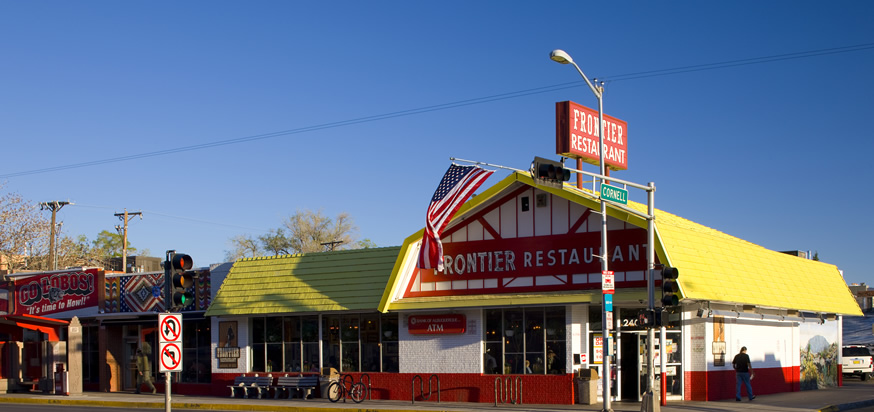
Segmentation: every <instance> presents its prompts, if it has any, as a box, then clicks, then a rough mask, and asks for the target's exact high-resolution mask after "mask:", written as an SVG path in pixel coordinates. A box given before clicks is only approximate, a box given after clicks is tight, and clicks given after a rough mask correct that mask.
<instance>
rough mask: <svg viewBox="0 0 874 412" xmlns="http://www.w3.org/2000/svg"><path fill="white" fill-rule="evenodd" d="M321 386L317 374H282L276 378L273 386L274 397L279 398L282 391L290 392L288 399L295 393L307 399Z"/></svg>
mask: <svg viewBox="0 0 874 412" xmlns="http://www.w3.org/2000/svg"><path fill="white" fill-rule="evenodd" d="M318 386H319V377H318V376H317V375H309V376H288V375H286V376H280V377H278V378H276V385H274V386H273V397H274V399H279V393H280V392H286V391H287V392H288V399H291V398H292V397H294V394H295V393H299V394H300V397H301V398H303V399H307V397H309V396H310V395H311V394H312V391H313V389H315V388H316V387H318Z"/></svg>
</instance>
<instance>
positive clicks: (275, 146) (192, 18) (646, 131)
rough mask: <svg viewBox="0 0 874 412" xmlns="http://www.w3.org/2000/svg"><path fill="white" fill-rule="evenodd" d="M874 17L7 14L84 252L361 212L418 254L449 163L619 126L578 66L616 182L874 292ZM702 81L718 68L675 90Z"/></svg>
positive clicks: (34, 195)
mask: <svg viewBox="0 0 874 412" xmlns="http://www.w3.org/2000/svg"><path fill="white" fill-rule="evenodd" d="M872 16H874V3H871V2H863V1H834V2H825V1H821V2H810V1H769V2H759V1H731V2H728V1H724V2H587V1H552V2H522V1H509V2H508V1H500V2H498V1H478V2H470V1H443V2H418V1H369V2H360V1H338V2H313V1H309V2H303V1H276V2H274V1H257V2H249V1H236V2H229V1H186V2H175V1H174V2H170V1H124V2H118V1H77V2H59V1H6V0H0V38H2V39H3V41H2V42H0V59H2V60H0V136H2V142H3V143H2V149H0V152H2V156H0V176H2V177H0V181H3V182H5V187H4V188H3V190H4V191H14V192H18V193H20V194H21V195H22V196H23V197H25V198H26V199H30V200H32V201H33V202H35V203H36V202H43V201H51V200H71V201H73V202H75V203H76V205H74V206H67V207H65V208H63V209H62V210H61V212H60V214H59V219H60V220H62V221H63V222H64V226H63V230H64V232H65V233H66V234H69V235H78V234H84V235H87V236H88V237H89V238H91V239H93V238H94V237H95V236H96V235H97V233H99V232H100V231H102V230H110V231H112V230H114V229H113V228H114V226H115V225H117V224H119V223H120V221H119V220H118V219H117V218H116V217H115V216H113V214H114V213H117V212H122V211H123V210H124V209H125V208H127V210H129V211H142V212H143V219H142V220H139V219H134V220H133V221H132V223H131V226H130V232H129V234H130V240H131V243H132V244H133V246H135V247H137V248H139V249H149V250H150V251H151V254H152V255H153V256H163V252H164V251H165V250H167V249H176V250H177V251H180V252H186V253H189V254H191V255H192V257H193V258H194V261H195V264H196V265H198V266H203V265H207V264H210V263H215V262H220V261H222V260H223V256H224V252H225V250H228V249H229V248H230V245H229V244H228V239H230V238H231V237H233V236H235V235H239V234H250V235H253V236H257V235H260V234H263V233H265V232H266V231H268V230H270V229H272V228H276V227H278V226H279V225H280V224H281V221H282V219H283V218H285V217H287V216H289V215H291V214H293V213H294V212H295V211H296V210H298V209H311V210H319V209H321V210H323V211H324V213H325V214H326V215H329V216H336V215H337V214H338V213H340V212H348V213H349V214H350V215H351V216H352V217H353V218H354V220H355V223H356V224H357V225H358V227H359V229H360V231H359V237H360V238H369V239H371V240H373V241H374V242H375V243H376V244H378V245H380V246H392V245H399V244H401V242H402V241H403V239H404V238H405V237H407V236H408V235H410V234H412V233H414V232H415V231H417V230H419V229H421V228H422V227H423V225H424V220H425V209H426V207H427V205H428V202H429V200H430V198H431V195H432V193H433V192H434V189H435V188H436V186H437V183H438V182H439V180H440V178H441V177H442V174H443V172H444V171H445V170H446V168H447V167H448V166H449V164H450V161H449V158H450V157H458V158H462V159H472V160H478V161H482V162H488V163H493V164H500V165H506V166H510V167H516V168H520V169H526V168H527V167H528V165H529V164H530V162H531V160H532V159H533V157H534V156H543V157H550V158H557V156H556V155H554V152H555V151H554V147H555V144H554V141H555V135H554V133H555V126H554V120H555V106H554V104H555V102H558V101H563V100H573V101H576V102H578V103H581V104H583V105H586V106H589V107H597V102H596V100H595V98H594V97H593V96H592V94H591V92H590V91H589V90H588V88H587V87H586V86H585V84H584V83H582V82H581V79H580V76H579V74H578V73H576V71H575V70H574V69H573V67H571V66H562V65H559V64H556V63H555V62H552V61H551V60H549V52H550V51H551V50H552V49H556V48H561V49H564V50H566V51H567V52H568V53H570V54H571V55H572V56H573V57H574V59H575V60H576V61H577V62H578V63H579V64H580V66H581V67H582V69H583V70H584V71H585V72H586V74H587V75H588V76H590V77H599V78H602V79H606V80H607V81H608V82H607V84H606V92H605V100H604V107H605V112H606V113H607V114H610V115H612V116H615V117H617V118H620V119H622V120H625V121H626V122H628V124H629V131H628V140H629V154H628V159H629V170H627V171H623V172H616V173H615V174H614V176H616V177H619V178H623V179H627V180H631V181H635V182H640V183H646V182H649V181H653V182H655V183H656V187H657V192H656V206H657V207H658V208H659V209H663V210H666V211H669V212H672V213H675V214H677V215H680V216H682V217H685V218H688V219H691V220H693V221H696V222H698V223H701V224H704V225H706V226H709V227H712V228H715V229H718V230H721V231H723V232H726V233H728V234H731V235H734V236H737V237H740V238H742V239H745V240H748V241H750V242H753V243H756V244H759V245H762V246H765V247H767V248H770V249H776V250H795V249H798V250H811V251H816V252H818V253H819V256H820V258H821V259H822V260H824V261H827V262H830V263H834V264H836V265H837V266H838V267H839V268H841V269H842V270H844V273H845V277H846V279H847V281H848V282H868V283H869V284H870V283H871V271H872V270H871V264H870V262H871V257H870V256H871V254H872V251H874V242H872V239H874V223H872V222H874V220H872V219H871V215H870V214H871V209H872V204H874V195H872V192H871V190H870V188H869V186H870V184H871V182H872V178H874V176H872V172H871V171H870V167H871V166H870V164H871V161H870V159H871V157H872V153H874V139H872V136H871V135H872V133H871V126H870V125H871V118H872V109H874V98H872V95H874V77H872V73H874V48H872V46H874V27H872V26H871V24H870V21H871V17H872ZM855 45H867V46H863V47H862V48H857V49H854V50H853V51H847V50H848V49H843V48H844V47H847V46H855ZM866 47H867V48H866ZM817 50H819V51H822V50H828V51H829V52H818V53H812V54H805V55H803V56H806V57H801V58H788V57H798V56H800V55H793V54H794V53H805V52H811V51H817ZM772 56H782V57H781V58H777V59H771V60H772V61H766V62H762V61H761V60H745V59H755V58H760V57H772ZM723 62H736V63H735V64H722V65H716V66H714V67H716V68H713V67H710V66H707V67H696V66H699V65H705V64H711V63H723ZM683 68H687V69H688V68H693V69H707V70H691V71H689V70H679V71H681V72H680V73H676V72H675V73H673V74H663V73H661V72H653V71H657V70H662V69H683ZM634 73H648V74H655V75H653V76H642V75H630V76H629V74H634ZM553 86H555V87H553ZM442 105H447V106H442ZM423 108H424V109H425V110H417V109H423ZM371 116H375V117H374V118H370V117H371ZM367 118H370V119H369V120H368V121H358V119H367ZM350 121H351V122H350ZM272 134H275V135H272ZM268 136H272V137H268ZM247 137H264V138H260V139H255V140H249V141H241V140H245V138H247ZM227 141H235V142H237V143H233V144H223V145H217V146H213V147H209V146H211V144H212V143H216V142H227ZM185 147H201V148H198V149H196V150H177V149H180V148H185ZM163 151H166V154H163V155H153V154H155V153H158V152H163ZM139 155H147V156H139ZM126 156H133V157H135V158H133V159H131V160H125V161H119V162H112V163H103V164H97V165H92V166H84V167H73V168H66V169H63V170H57V171H49V172H44V173H27V172H32V171H37V170H42V169H45V168H52V167H55V166H68V165H78V164H82V163H86V162H93V161H97V162H98V163H99V162H100V161H103V160H107V159H120V158H124V157H126ZM586 167H587V168H588V169H587V170H590V171H595V167H594V166H588V165H587V166H586ZM23 172H24V174H22V173H23ZM507 173H508V172H506V171H498V172H497V173H496V174H495V176H493V177H492V178H490V180H489V181H488V182H487V183H486V185H485V186H486V187H487V186H490V185H492V184H494V183H496V182H497V181H498V180H500V179H501V178H503V177H504V176H506V174H507ZM631 200H637V201H642V200H644V198H643V197H642V196H641V195H640V194H635V193H632V194H631ZM737 269H738V270H739V271H742V270H743V267H738V268H737ZM812 287H815V285H812Z"/></svg>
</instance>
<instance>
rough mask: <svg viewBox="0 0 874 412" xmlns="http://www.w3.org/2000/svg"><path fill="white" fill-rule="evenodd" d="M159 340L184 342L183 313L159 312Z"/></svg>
mask: <svg viewBox="0 0 874 412" xmlns="http://www.w3.org/2000/svg"><path fill="white" fill-rule="evenodd" d="M158 335H159V339H158V341H159V342H175V343H179V344H181V343H182V314H181V313H159V314H158Z"/></svg>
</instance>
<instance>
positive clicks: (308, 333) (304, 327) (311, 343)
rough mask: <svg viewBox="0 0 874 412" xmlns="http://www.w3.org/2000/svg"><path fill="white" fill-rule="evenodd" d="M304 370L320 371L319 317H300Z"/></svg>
mask: <svg viewBox="0 0 874 412" xmlns="http://www.w3.org/2000/svg"><path fill="white" fill-rule="evenodd" d="M300 339H301V347H302V350H303V354H302V355H301V358H302V359H303V368H302V369H303V372H319V317H318V316H303V317H301V318H300Z"/></svg>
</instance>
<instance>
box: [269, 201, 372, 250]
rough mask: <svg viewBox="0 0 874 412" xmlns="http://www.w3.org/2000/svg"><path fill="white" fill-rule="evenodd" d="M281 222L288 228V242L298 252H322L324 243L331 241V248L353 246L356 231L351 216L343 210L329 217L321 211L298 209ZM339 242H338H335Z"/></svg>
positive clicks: (350, 247) (349, 247) (348, 247)
mask: <svg viewBox="0 0 874 412" xmlns="http://www.w3.org/2000/svg"><path fill="white" fill-rule="evenodd" d="M283 224H284V225H285V227H286V229H288V242H289V245H290V247H291V249H292V250H294V251H296V252H299V253H310V252H322V251H324V250H325V245H324V244H325V243H329V242H331V243H333V244H334V245H335V246H333V249H334V250H336V249H352V248H354V242H355V239H354V234H355V232H357V231H358V228H357V227H356V226H355V224H354V222H353V221H352V218H350V217H349V215H348V214H347V213H345V212H343V213H340V214H339V215H337V217H336V219H333V220H332V219H331V218H330V217H327V216H325V215H323V214H322V211H321V210H320V211H318V212H313V211H311V210H298V211H297V212H296V213H295V214H293V215H291V216H289V217H288V219H286V220H285V221H284V222H283ZM337 242H339V243H337Z"/></svg>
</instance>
